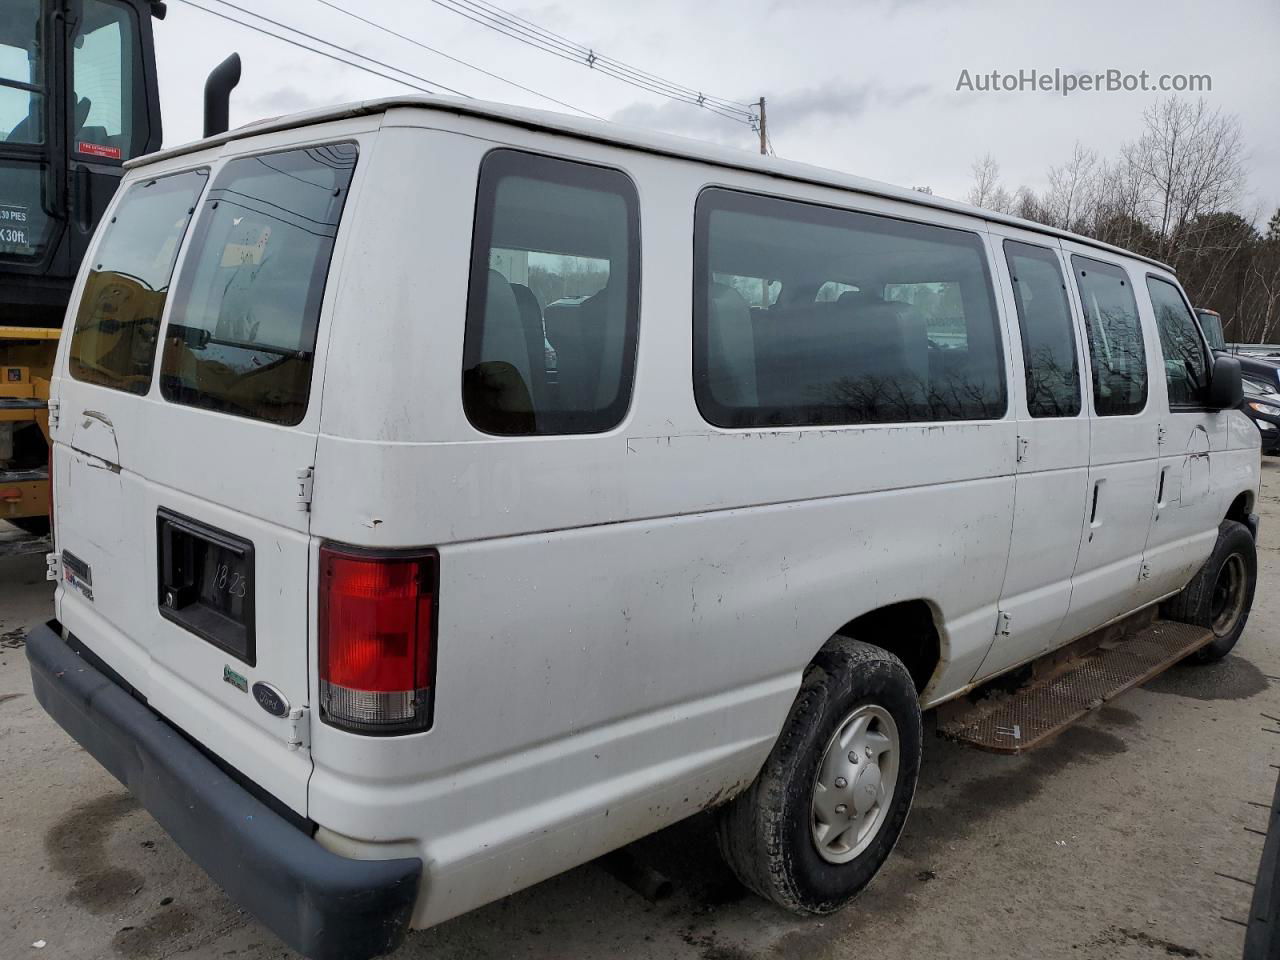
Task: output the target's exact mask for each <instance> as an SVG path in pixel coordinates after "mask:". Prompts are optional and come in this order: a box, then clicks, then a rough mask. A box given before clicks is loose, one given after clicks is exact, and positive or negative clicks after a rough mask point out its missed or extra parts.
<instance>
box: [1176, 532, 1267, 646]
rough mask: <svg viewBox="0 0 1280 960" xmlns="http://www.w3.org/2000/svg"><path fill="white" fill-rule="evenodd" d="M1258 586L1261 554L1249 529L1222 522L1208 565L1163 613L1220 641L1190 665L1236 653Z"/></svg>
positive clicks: (1210, 643)
mask: <svg viewBox="0 0 1280 960" xmlns="http://www.w3.org/2000/svg"><path fill="white" fill-rule="evenodd" d="M1257 585H1258V551H1257V547H1256V545H1255V544H1254V542H1253V536H1252V535H1251V534H1250V533H1249V528H1248V527H1246V526H1245V525H1244V524H1242V523H1237V522H1236V521H1234V520H1224V521H1222V523H1221V524H1220V525H1219V527H1218V542H1217V544H1215V545H1214V548H1213V553H1212V554H1210V555H1209V559H1208V560H1206V561H1205V564H1204V566H1203V567H1201V568H1200V572H1199V573H1197V574H1196V575H1195V578H1194V579H1193V580H1192V581H1191V582H1190V583H1189V584H1187V585H1186V587H1184V588H1183V590H1182V592H1181V593H1180V594H1178V595H1177V596H1176V597H1174V598H1172V599H1171V600H1167V601H1166V602H1165V604H1164V608H1163V610H1162V611H1161V612H1162V614H1163V616H1164V617H1166V618H1167V619H1169V620H1177V621H1179V622H1181V623H1193V624H1195V625H1196V626H1198V627H1205V628H1207V629H1209V630H1212V631H1213V632H1214V633H1215V634H1216V635H1217V636H1216V638H1215V639H1214V640H1212V641H1210V642H1209V643H1208V645H1206V646H1203V647H1201V648H1200V649H1199V650H1197V651H1196V652H1195V653H1193V654H1192V655H1191V656H1190V657H1188V658H1187V662H1188V663H1213V662H1215V661H1217V660H1221V659H1222V658H1223V657H1225V656H1226V655H1227V654H1228V653H1230V652H1231V648H1232V647H1234V646H1235V645H1236V642H1237V641H1238V640H1239V639H1240V634H1242V633H1244V626H1245V624H1246V623H1247V622H1248V620H1249V609H1250V608H1251V607H1252V606H1253V591H1254V589H1255V588H1256V587H1257Z"/></svg>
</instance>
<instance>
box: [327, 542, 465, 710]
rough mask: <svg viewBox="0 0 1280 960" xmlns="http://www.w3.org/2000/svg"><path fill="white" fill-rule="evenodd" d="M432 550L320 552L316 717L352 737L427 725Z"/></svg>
mask: <svg viewBox="0 0 1280 960" xmlns="http://www.w3.org/2000/svg"><path fill="white" fill-rule="evenodd" d="M439 563H440V561H439V558H438V557H437V555H436V553H435V551H428V552H424V553H419V554H413V555H406V554H391V555H375V554H371V553H368V552H362V551H360V550H357V549H355V548H350V547H346V548H344V547H337V546H323V547H321V548H320V604H319V620H320V624H319V627H320V630H319V633H320V642H319V645H318V647H319V649H318V653H319V660H320V717H321V719H322V720H323V721H324V722H325V723H328V724H330V725H331V726H335V727H342V728H344V729H346V730H353V731H356V732H358V733H371V734H401V733H415V732H418V731H421V730H426V729H428V728H429V727H430V726H431V718H432V710H433V707H434V689H433V687H434V684H435V629H436V585H437V583H438V581H439Z"/></svg>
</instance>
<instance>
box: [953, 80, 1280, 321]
mask: <svg viewBox="0 0 1280 960" xmlns="http://www.w3.org/2000/svg"><path fill="white" fill-rule="evenodd" d="M972 169H973V183H972V186H971V187H970V190H969V193H968V195H967V197H966V199H967V200H968V201H969V202H970V203H972V204H974V205H976V206H979V207H985V208H986V209H988V210H993V211H996V212H999V213H1009V214H1013V215H1014V216H1018V217H1022V218H1024V219H1027V220H1034V221H1036V222H1037V223H1043V224H1047V225H1049V226H1054V227H1060V228H1062V229H1066V230H1071V231H1073V232H1075V233H1080V234H1083V235H1085V236H1087V237H1093V238H1096V239H1098V240H1102V241H1105V242H1107V243H1111V244H1115V245H1116V246H1118V247H1124V248H1125V249H1127V250H1133V251H1134V252H1136V253H1141V254H1145V255H1146V256H1149V257H1153V258H1155V259H1157V260H1162V261H1164V262H1165V263H1168V264H1169V265H1170V266H1172V267H1173V268H1174V270H1175V271H1177V274H1178V278H1179V279H1180V280H1181V281H1182V284H1183V286H1184V287H1185V288H1186V291H1187V295H1188V296H1189V297H1191V300H1192V303H1193V304H1194V305H1195V306H1197V307H1208V308H1210V309H1213V310H1217V311H1218V312H1219V313H1221V314H1222V318H1223V322H1224V325H1225V334H1226V338H1227V340H1229V341H1237V342H1242V343H1269V342H1272V340H1274V339H1280V210H1276V211H1275V212H1274V213H1273V214H1272V215H1271V217H1270V219H1269V220H1267V221H1266V222H1265V223H1263V221H1262V216H1261V215H1260V214H1259V213H1258V212H1256V211H1255V212H1253V213H1249V212H1246V211H1242V210H1240V209H1239V206H1240V203H1241V196H1242V193H1243V190H1244V185H1245V173H1246V167H1245V145H1244V136H1243V133H1242V131H1241V126H1240V120H1239V118H1238V117H1236V116H1235V115H1234V114H1229V113H1224V112H1223V111H1222V110H1221V109H1220V108H1219V109H1210V107H1209V106H1208V104H1207V103H1206V102H1205V101H1204V100H1203V99H1201V100H1196V101H1189V100H1185V99H1182V98H1179V97H1169V98H1168V99H1165V100H1160V101H1158V102H1156V103H1155V104H1153V105H1152V106H1151V107H1149V108H1148V109H1147V110H1146V111H1145V112H1144V113H1143V115H1142V129H1141V132H1140V134H1139V135H1138V137H1137V139H1135V140H1132V141H1129V142H1126V143H1124V144H1122V145H1121V147H1120V150H1119V152H1118V153H1117V154H1116V155H1115V156H1114V157H1111V158H1107V157H1104V156H1101V155H1099V153H1098V152H1097V151H1096V150H1093V149H1090V148H1088V147H1086V146H1084V145H1083V144H1081V143H1079V142H1077V143H1076V145H1075V148H1074V149H1073V150H1072V153H1071V157H1070V158H1069V159H1067V160H1066V161H1065V162H1064V163H1062V164H1060V165H1057V166H1052V167H1050V168H1049V171H1048V177H1047V180H1048V186H1047V187H1046V188H1045V189H1044V190H1043V191H1041V192H1037V191H1035V190H1032V189H1030V188H1029V187H1025V186H1023V187H1019V188H1017V189H1016V190H1013V191H1010V190H1009V189H1008V188H1007V187H1006V186H1005V185H1004V184H1003V183H1002V182H1001V179H1000V164H999V163H998V162H997V161H996V159H995V158H994V157H993V156H992V155H991V154H987V155H986V156H984V157H982V158H981V159H979V160H977V161H975V162H974V164H973V168H972Z"/></svg>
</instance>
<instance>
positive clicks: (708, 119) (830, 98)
mask: <svg viewBox="0 0 1280 960" xmlns="http://www.w3.org/2000/svg"><path fill="white" fill-rule="evenodd" d="M929 92H930V88H929V87H928V86H926V85H925V84H912V85H910V86H905V87H887V86H883V85H881V84H877V83H874V82H868V83H862V84H847V83H829V84H823V85H821V86H817V87H810V88H807V89H803V90H795V91H792V92H790V93H782V94H778V95H776V96H773V97H768V98H766V101H765V105H766V108H767V111H768V123H769V130H770V132H771V133H785V132H787V131H795V130H799V129H800V128H802V127H809V128H813V127H815V126H817V127H821V128H822V129H823V130H824V131H828V132H830V131H836V130H839V129H841V128H842V127H847V126H848V125H849V124H851V123H853V122H854V121H855V120H857V119H858V118H859V117H861V116H863V115H864V114H865V113H867V112H868V111H869V110H872V109H875V108H877V107H898V106H902V105H903V104H906V103H909V102H911V101H912V100H915V99H917V98H920V97H923V96H926V95H927V94H928V93H929ZM610 119H612V120H615V121H617V122H618V123H625V124H629V125H630V126H635V127H646V128H649V129H656V130H663V131H666V132H667V133H674V134H678V135H680V136H686V137H693V138H694V139H697V140H710V141H713V142H715V143H723V144H730V145H733V146H746V147H750V146H753V145H754V142H755V133H754V132H753V131H752V130H751V128H750V126H749V125H748V124H747V123H745V122H741V121H734V120H730V119H727V118H725V117H722V116H720V115H718V114H716V113H713V112H712V111H710V110H704V109H699V108H697V107H695V106H693V105H691V104H686V103H677V102H675V101H672V100H667V101H663V102H660V103H652V102H643V103H632V104H628V105H627V106H625V107H623V108H622V109H621V110H617V111H615V112H614V114H613V115H612V117H611V118H610Z"/></svg>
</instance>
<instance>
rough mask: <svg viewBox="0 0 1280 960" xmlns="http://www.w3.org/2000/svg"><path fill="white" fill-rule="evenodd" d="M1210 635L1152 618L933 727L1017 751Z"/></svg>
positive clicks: (1148, 675)
mask: <svg viewBox="0 0 1280 960" xmlns="http://www.w3.org/2000/svg"><path fill="white" fill-rule="evenodd" d="M1212 639H1213V632H1212V631H1210V630H1206V629H1204V628H1203V627H1196V626H1192V625H1191V624H1186V623H1174V622H1173V621H1171V620H1157V621H1155V622H1154V623H1152V624H1151V625H1150V626H1148V627H1145V628H1143V629H1142V630H1139V631H1138V632H1137V633H1135V634H1133V635H1132V636H1131V637H1129V638H1127V639H1124V640H1120V641H1118V642H1116V643H1114V644H1108V645H1105V646H1104V647H1101V648H1099V649H1098V650H1096V651H1094V652H1091V653H1090V654H1088V655H1087V656H1084V657H1081V658H1080V659H1079V660H1077V661H1075V662H1074V663H1072V664H1070V665H1068V666H1067V667H1066V669H1065V670H1064V671H1063V672H1061V673H1059V674H1057V675H1056V676H1053V677H1049V678H1046V679H1044V680H1038V681H1035V682H1033V683H1031V684H1030V685H1028V686H1026V687H1023V688H1022V689H1021V690H1017V691H1015V692H1014V693H1012V694H1009V695H1008V696H1002V697H992V698H989V699H987V700H982V701H979V702H978V703H975V704H974V705H973V706H972V707H970V708H969V709H967V710H963V711H962V712H959V713H956V714H954V715H953V716H951V717H950V718H948V719H947V720H946V721H945V722H943V723H940V724H939V725H938V733H939V734H940V735H941V736H944V737H947V738H948V739H951V740H957V741H960V742H962V743H968V744H970V745H972V746H975V747H978V748H979V749H981V750H990V751H993V752H996V753H1021V752H1022V751H1024V750H1030V749H1031V748H1032V747H1035V746H1039V745H1040V744H1041V743H1044V742H1045V741H1047V740H1048V739H1050V738H1051V737H1053V736H1054V735H1055V734H1057V733H1060V732H1061V731H1062V730H1064V729H1065V728H1066V727H1068V726H1070V725H1071V724H1072V723H1073V722H1075V721H1076V720H1078V719H1080V717H1082V716H1084V715H1085V714H1086V713H1088V712H1089V711H1090V710H1094V709H1097V708H1098V707H1100V706H1102V704H1104V703H1106V702H1107V701H1108V700H1111V699H1114V698H1115V697H1117V696H1119V695H1120V694H1121V693H1123V692H1124V691H1126V690H1128V689H1129V688H1131V687H1134V686H1137V685H1138V684H1140V683H1144V682H1145V681H1147V680H1150V679H1151V678H1152V677H1154V676H1156V675H1157V674H1159V673H1161V672H1162V671H1163V670H1165V669H1166V668H1167V667H1169V666H1172V665H1173V664H1175V663H1177V662H1178V661H1179V660H1181V659H1182V658H1183V657H1186V656H1187V655H1189V654H1191V653H1194V652H1195V651H1196V650H1199V649H1200V648H1201V647H1202V646H1204V645H1205V644H1206V643H1208V642H1209V641H1211V640H1212Z"/></svg>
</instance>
